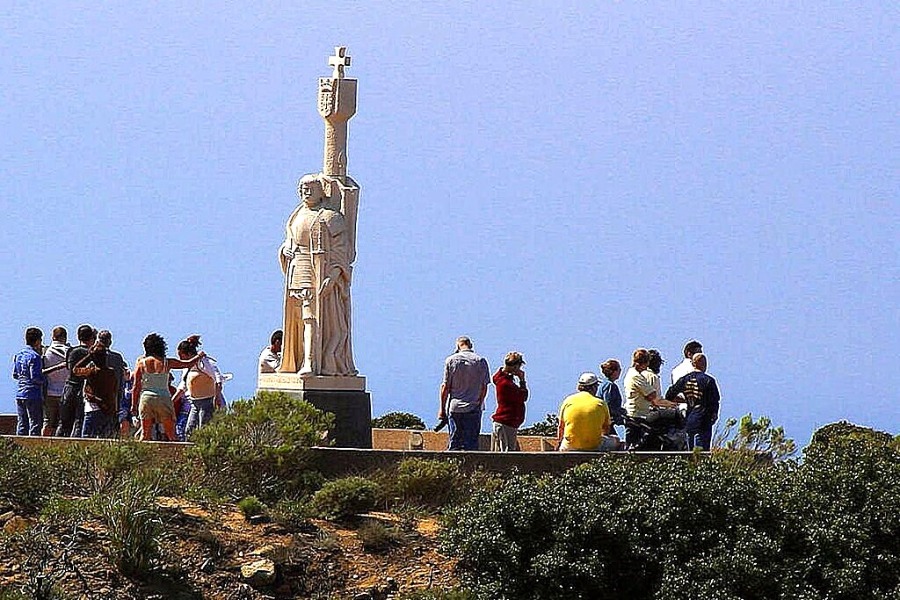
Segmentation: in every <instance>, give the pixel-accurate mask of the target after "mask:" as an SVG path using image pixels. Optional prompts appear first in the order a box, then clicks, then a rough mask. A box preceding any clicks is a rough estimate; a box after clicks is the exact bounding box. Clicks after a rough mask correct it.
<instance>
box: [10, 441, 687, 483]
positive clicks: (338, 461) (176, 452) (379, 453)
mask: <svg viewBox="0 0 900 600" xmlns="http://www.w3.org/2000/svg"><path fill="white" fill-rule="evenodd" d="M2 437H3V438H4V439H9V440H12V441H14V442H15V443H17V444H19V445H22V446H28V447H35V446H42V445H59V444H79V445H90V444H116V443H119V442H118V441H116V440H96V439H79V438H45V437H22V436H2ZM143 443H146V444H150V445H151V446H152V447H153V448H154V450H156V451H158V452H162V453H165V454H167V455H169V456H171V458H172V460H180V459H181V456H182V454H183V452H184V451H185V450H186V449H187V448H189V447H190V446H191V444H189V443H184V442H143ZM310 452H312V454H313V465H314V466H315V468H316V469H318V470H319V471H321V472H322V473H323V474H324V475H326V476H328V477H336V476H341V475H352V474H365V473H369V472H372V471H375V470H377V469H382V468H386V467H390V466H391V465H394V464H397V463H399V462H401V461H403V460H405V459H407V458H412V457H416V458H424V459H432V460H453V461H457V462H459V464H460V467H461V468H462V469H463V470H464V471H475V470H479V469H481V470H484V471H489V472H495V473H510V472H513V471H517V472H519V473H535V474H540V473H559V472H562V471H565V470H566V469H569V468H571V467H573V466H575V465H579V464H581V463H586V462H590V461H592V460H595V459H596V458H597V457H598V456H599V455H598V454H597V453H594V452H481V451H479V452H446V451H433V450H365V449H357V448H311V449H310ZM609 454H610V455H611V456H615V457H620V458H625V459H627V458H633V459H638V460H659V459H669V458H676V457H680V458H683V457H685V456H689V455H690V453H689V452H611V453H609Z"/></svg>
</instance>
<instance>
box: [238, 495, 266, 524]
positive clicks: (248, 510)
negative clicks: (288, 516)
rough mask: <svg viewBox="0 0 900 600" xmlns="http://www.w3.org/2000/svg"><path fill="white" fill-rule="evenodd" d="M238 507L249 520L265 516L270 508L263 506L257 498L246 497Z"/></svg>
mask: <svg viewBox="0 0 900 600" xmlns="http://www.w3.org/2000/svg"><path fill="white" fill-rule="evenodd" d="M237 506H238V508H239V509H240V510H241V513H242V514H243V515H244V518H245V519H248V520H249V519H250V517H255V516H256V515H262V514H265V513H266V511H267V510H268V507H267V506H266V505H265V504H263V503H262V502H261V501H260V499H259V498H257V497H256V496H246V497H244V498H241V499H240V500H239V501H238V503H237Z"/></svg>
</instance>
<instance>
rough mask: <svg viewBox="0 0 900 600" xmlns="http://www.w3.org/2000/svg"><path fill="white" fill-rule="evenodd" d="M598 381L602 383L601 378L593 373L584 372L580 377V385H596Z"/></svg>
mask: <svg viewBox="0 0 900 600" xmlns="http://www.w3.org/2000/svg"><path fill="white" fill-rule="evenodd" d="M597 383H600V380H599V379H597V376H596V375H594V374H593V373H582V374H581V377H579V378H578V385H594V384H597Z"/></svg>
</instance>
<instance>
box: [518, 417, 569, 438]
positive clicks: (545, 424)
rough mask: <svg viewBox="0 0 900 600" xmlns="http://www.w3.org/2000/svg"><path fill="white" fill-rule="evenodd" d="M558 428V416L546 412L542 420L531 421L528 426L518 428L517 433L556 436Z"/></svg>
mask: <svg viewBox="0 0 900 600" xmlns="http://www.w3.org/2000/svg"><path fill="white" fill-rule="evenodd" d="M558 429H559V417H558V416H556V415H555V414H553V413H547V415H546V416H545V417H544V420H543V421H539V422H537V423H532V424H531V425H529V426H528V427H522V428H520V429H519V435H540V436H544V437H554V438H555V437H556V434H557V430H558Z"/></svg>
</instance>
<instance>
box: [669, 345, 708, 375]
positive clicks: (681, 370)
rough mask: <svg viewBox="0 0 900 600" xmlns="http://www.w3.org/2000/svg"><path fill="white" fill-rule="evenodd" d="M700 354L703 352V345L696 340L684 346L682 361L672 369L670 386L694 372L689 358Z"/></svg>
mask: <svg viewBox="0 0 900 600" xmlns="http://www.w3.org/2000/svg"><path fill="white" fill-rule="evenodd" d="M700 352H703V345H702V344H701V343H700V342H698V341H697V340H691V341H689V342H688V343H687V344H685V345H684V360H683V361H681V362H680V363H678V364H677V365H675V368H674V369H672V385H675V383H676V382H677V381H678V380H679V379H681V378H682V377H684V376H685V375H687V374H688V373H693V372H694V371H695V369H694V365H693V364H691V357H692V356H694V355H695V354H698V353H700Z"/></svg>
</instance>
